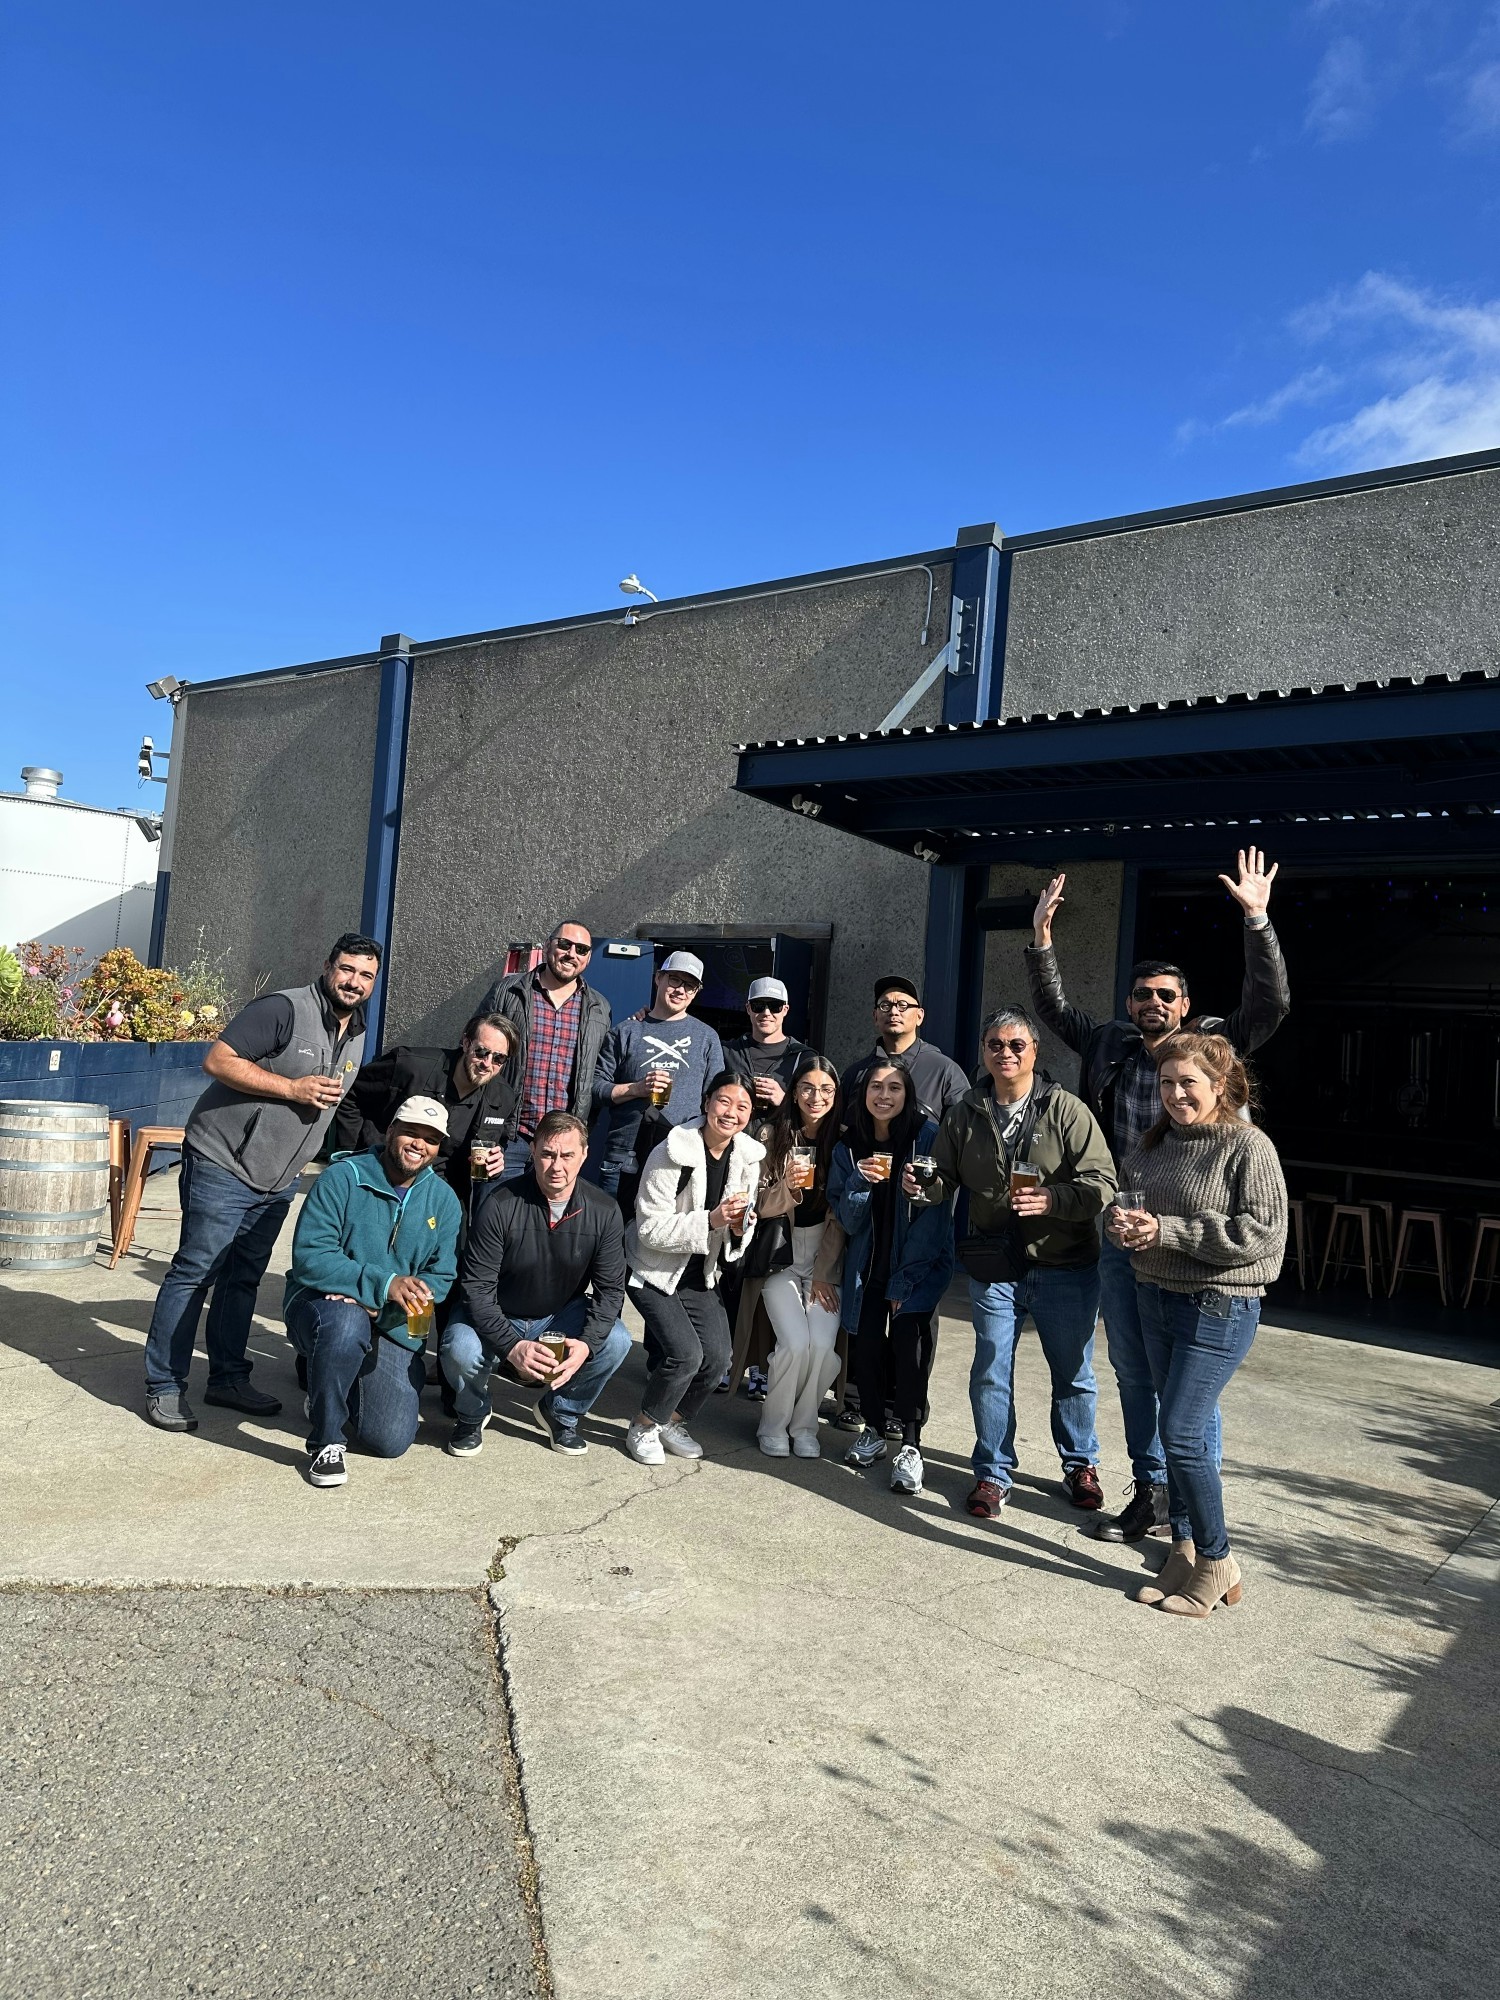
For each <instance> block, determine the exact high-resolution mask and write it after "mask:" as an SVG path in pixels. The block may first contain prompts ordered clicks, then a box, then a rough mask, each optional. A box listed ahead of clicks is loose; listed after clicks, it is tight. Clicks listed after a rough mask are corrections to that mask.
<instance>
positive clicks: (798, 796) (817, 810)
mask: <svg viewBox="0 0 1500 2000" xmlns="http://www.w3.org/2000/svg"><path fill="white" fill-rule="evenodd" d="M822 810H823V808H822V806H821V805H819V803H818V801H817V800H816V799H809V798H804V797H803V795H802V793H801V792H793V793H792V811H793V812H794V813H806V814H807V817H808V818H809V819H817V818H818V817H819V815H820V814H821V813H822Z"/></svg>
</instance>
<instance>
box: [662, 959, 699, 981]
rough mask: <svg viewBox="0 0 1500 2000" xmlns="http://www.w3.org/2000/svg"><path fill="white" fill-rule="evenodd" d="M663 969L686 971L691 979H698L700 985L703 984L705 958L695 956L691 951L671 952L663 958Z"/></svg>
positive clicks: (665, 970)
mask: <svg viewBox="0 0 1500 2000" xmlns="http://www.w3.org/2000/svg"><path fill="white" fill-rule="evenodd" d="M661 969H662V971H663V972H685V973H686V974H687V976H688V978H689V979H696V980H697V982H698V984H699V985H700V986H701V985H702V984H703V960H702V959H701V958H694V956H693V954H692V953H691V952H690V951H674V952H671V953H669V954H668V956H667V957H666V958H664V959H663V960H662V962H661Z"/></svg>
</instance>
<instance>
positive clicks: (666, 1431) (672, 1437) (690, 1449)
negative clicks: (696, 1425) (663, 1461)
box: [657, 1424, 703, 1458]
mask: <svg viewBox="0 0 1500 2000" xmlns="http://www.w3.org/2000/svg"><path fill="white" fill-rule="evenodd" d="M657 1435H658V1437H660V1439H661V1442H662V1448H663V1450H665V1451H669V1452H671V1454H672V1456H673V1458H702V1456H703V1447H702V1445H701V1444H699V1442H698V1440H697V1439H696V1438H695V1437H693V1436H691V1435H690V1433H689V1431H688V1427H687V1425H686V1424H659V1425H658V1426H657Z"/></svg>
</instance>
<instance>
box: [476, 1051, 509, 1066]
mask: <svg viewBox="0 0 1500 2000" xmlns="http://www.w3.org/2000/svg"><path fill="white" fill-rule="evenodd" d="M509 1054H510V1050H509V1049H477V1048H476V1049H470V1050H469V1061H470V1062H471V1063H493V1064H494V1065H495V1067H496V1069H498V1068H499V1067H500V1065H501V1063H503V1062H504V1061H505V1058H506V1057H507V1056H508V1055H509Z"/></svg>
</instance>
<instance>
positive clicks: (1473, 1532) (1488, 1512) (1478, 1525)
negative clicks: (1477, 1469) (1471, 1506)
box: [1422, 1500, 1500, 1585]
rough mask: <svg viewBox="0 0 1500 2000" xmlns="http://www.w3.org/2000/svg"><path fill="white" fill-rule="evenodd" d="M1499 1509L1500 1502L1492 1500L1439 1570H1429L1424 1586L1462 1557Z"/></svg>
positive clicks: (1441, 1563)
mask: <svg viewBox="0 0 1500 2000" xmlns="http://www.w3.org/2000/svg"><path fill="white" fill-rule="evenodd" d="M1497 1507H1500V1500H1492V1501H1491V1502H1490V1504H1489V1506H1488V1507H1486V1508H1485V1510H1484V1512H1483V1513H1482V1514H1481V1515H1480V1517H1479V1519H1478V1520H1477V1521H1476V1522H1475V1523H1474V1525H1473V1527H1472V1528H1470V1530H1469V1532H1468V1533H1467V1534H1466V1535H1465V1536H1464V1537H1463V1539H1462V1540H1461V1541H1458V1542H1455V1544H1454V1545H1453V1547H1452V1548H1451V1549H1449V1551H1448V1553H1447V1555H1445V1556H1444V1557H1443V1560H1442V1561H1441V1562H1440V1563H1439V1564H1438V1566H1437V1568H1436V1569H1434V1570H1429V1571H1428V1573H1427V1575H1426V1576H1424V1577H1423V1579H1422V1582H1423V1584H1424V1585H1425V1584H1429V1583H1431V1582H1432V1579H1433V1578H1434V1577H1435V1576H1437V1575H1438V1574H1439V1573H1440V1572H1441V1571H1442V1570H1445V1569H1446V1568H1447V1567H1448V1565H1449V1563H1451V1562H1452V1561H1453V1559H1454V1557H1455V1556H1458V1555H1461V1554H1462V1553H1463V1550H1464V1549H1465V1548H1466V1547H1467V1545H1468V1544H1469V1543H1470V1542H1471V1541H1472V1540H1473V1539H1474V1537H1475V1536H1476V1535H1477V1534H1478V1533H1479V1530H1480V1529H1481V1528H1482V1527H1483V1526H1484V1524H1485V1522H1486V1521H1487V1520H1488V1519H1489V1518H1490V1516H1491V1514H1493V1513H1494V1511H1495V1509H1496V1508H1497Z"/></svg>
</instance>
